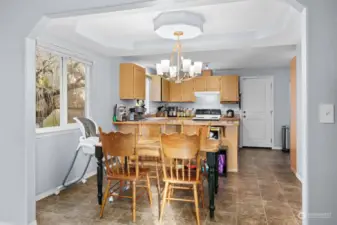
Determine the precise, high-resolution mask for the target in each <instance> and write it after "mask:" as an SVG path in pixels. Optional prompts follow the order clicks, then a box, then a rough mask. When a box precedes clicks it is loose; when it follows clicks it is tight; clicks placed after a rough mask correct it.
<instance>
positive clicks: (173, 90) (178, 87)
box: [170, 82, 182, 102]
mask: <svg viewBox="0 0 337 225" xmlns="http://www.w3.org/2000/svg"><path fill="white" fill-rule="evenodd" d="M181 101H182V84H181V83H180V84H177V83H175V82H170V102H181Z"/></svg>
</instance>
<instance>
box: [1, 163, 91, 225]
mask: <svg viewBox="0 0 337 225" xmlns="http://www.w3.org/2000/svg"><path fill="white" fill-rule="evenodd" d="M96 173H97V171H96V170H94V171H92V172H89V173H87V174H86V175H85V176H84V178H85V179H88V178H89V177H92V176H95V175H96ZM77 179H78V177H77V178H75V179H73V180H71V181H69V183H72V182H74V181H76V180H77ZM64 189H65V187H63V186H62V185H60V186H58V187H56V188H53V189H51V190H49V191H46V192H43V193H41V194H39V195H37V196H35V200H36V201H39V200H41V199H44V198H46V197H48V196H51V195H54V194H55V193H56V192H57V191H63V190H64ZM0 225H2V224H1V223H0ZM29 225H34V224H29Z"/></svg>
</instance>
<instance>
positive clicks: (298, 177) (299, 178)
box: [296, 173, 303, 183]
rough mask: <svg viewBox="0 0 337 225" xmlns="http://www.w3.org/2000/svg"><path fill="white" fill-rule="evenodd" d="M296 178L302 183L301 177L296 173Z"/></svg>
mask: <svg viewBox="0 0 337 225" xmlns="http://www.w3.org/2000/svg"><path fill="white" fill-rule="evenodd" d="M296 177H297V179H298V180H299V181H300V182H301V183H303V182H302V177H301V176H300V175H299V174H298V173H296Z"/></svg>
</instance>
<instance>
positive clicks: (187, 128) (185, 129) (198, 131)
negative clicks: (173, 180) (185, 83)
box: [168, 122, 207, 208]
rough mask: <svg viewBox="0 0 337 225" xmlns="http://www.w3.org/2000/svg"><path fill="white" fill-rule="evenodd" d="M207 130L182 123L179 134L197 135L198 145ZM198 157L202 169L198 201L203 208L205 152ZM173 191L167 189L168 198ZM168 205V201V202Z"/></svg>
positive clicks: (205, 177)
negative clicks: (198, 137)
mask: <svg viewBox="0 0 337 225" xmlns="http://www.w3.org/2000/svg"><path fill="white" fill-rule="evenodd" d="M205 132H207V129H206V127H205V126H196V125H185V124H184V122H182V123H181V133H183V134H186V135H198V136H200V143H201V142H202V141H203V140H202V138H206V133H205ZM199 157H200V168H202V169H203V171H201V175H202V177H201V179H200V184H199V193H200V201H201V205H202V207H203V208H205V194H204V181H205V180H206V179H207V176H206V175H207V174H206V163H205V162H206V152H201V151H200V152H199ZM173 193H174V189H169V196H171V195H173ZM168 203H170V201H168Z"/></svg>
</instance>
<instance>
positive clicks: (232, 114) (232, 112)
mask: <svg viewBox="0 0 337 225" xmlns="http://www.w3.org/2000/svg"><path fill="white" fill-rule="evenodd" d="M226 116H227V117H230V118H233V117H234V110H232V109H228V110H227V112H226Z"/></svg>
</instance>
